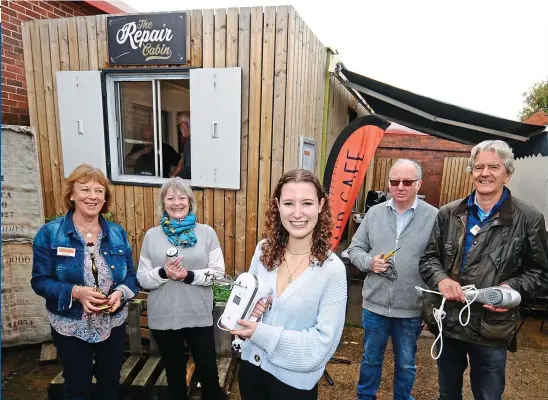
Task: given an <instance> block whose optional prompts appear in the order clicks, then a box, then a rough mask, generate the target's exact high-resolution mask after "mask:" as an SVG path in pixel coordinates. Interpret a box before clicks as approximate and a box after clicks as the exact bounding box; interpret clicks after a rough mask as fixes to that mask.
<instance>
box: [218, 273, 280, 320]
mask: <svg viewBox="0 0 548 400" xmlns="http://www.w3.org/2000/svg"><path fill="white" fill-rule="evenodd" d="M271 294H272V288H270V287H269V286H267V285H266V284H265V283H264V282H263V281H261V279H259V277H257V276H255V275H253V274H250V273H249V272H244V273H242V274H240V275H239V276H238V278H237V279H236V281H234V283H233V286H232V291H231V292H230V297H229V298H228V301H227V303H226V307H225V310H224V312H223V315H221V319H220V323H221V326H223V327H224V328H226V329H228V330H230V331H234V330H238V329H242V328H243V327H242V326H241V325H239V324H238V320H239V319H245V320H249V321H255V320H256V318H255V317H253V316H251V313H252V312H253V310H254V309H255V305H256V304H257V302H258V301H259V300H261V299H267V298H268V296H269V295H271Z"/></svg>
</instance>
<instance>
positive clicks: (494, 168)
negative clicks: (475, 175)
mask: <svg viewBox="0 0 548 400" xmlns="http://www.w3.org/2000/svg"><path fill="white" fill-rule="evenodd" d="M485 167H487V170H488V171H491V172H496V171H499V170H500V168H501V167H500V164H487V165H486V164H476V165H474V166H473V167H472V170H473V171H474V172H483V171H484V170H485Z"/></svg>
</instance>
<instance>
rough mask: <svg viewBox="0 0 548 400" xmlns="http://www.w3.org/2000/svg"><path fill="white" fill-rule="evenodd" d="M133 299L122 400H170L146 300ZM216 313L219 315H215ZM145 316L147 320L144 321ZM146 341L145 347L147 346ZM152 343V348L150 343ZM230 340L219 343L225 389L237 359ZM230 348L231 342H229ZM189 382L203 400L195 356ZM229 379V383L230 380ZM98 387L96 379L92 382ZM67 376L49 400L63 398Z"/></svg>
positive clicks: (194, 395)
mask: <svg viewBox="0 0 548 400" xmlns="http://www.w3.org/2000/svg"><path fill="white" fill-rule="evenodd" d="M139 297H141V298H137V299H135V300H130V302H129V312H128V319H127V322H128V328H127V330H128V335H129V354H128V356H127V358H126V360H125V362H124V364H123V366H122V370H121V374H120V384H121V393H120V398H121V399H128V398H130V399H135V400H164V399H166V400H167V399H169V396H168V390H167V377H166V372H165V369H164V368H163V365H162V359H161V357H160V356H159V353H158V347H157V345H156V342H155V340H154V338H153V337H152V335H150V334H149V329H148V320H147V319H146V298H142V296H139ZM214 314H215V313H214ZM143 316H145V319H143ZM143 342H145V345H143ZM147 342H148V345H146V343H147ZM226 342H227V339H226V338H225V339H224V340H223V341H219V343H217V337H216V347H217V349H216V350H217V356H218V371H219V383H220V385H221V387H222V388H225V389H226V390H228V389H229V386H230V384H231V383H232V382H231V380H232V378H233V371H232V370H233V369H234V367H235V359H234V358H233V357H232V355H231V354H230V347H229V353H228V356H227V352H226V345H227V343H226ZM228 346H230V343H228ZM188 356H189V359H188V363H187V376H186V382H187V387H188V396H189V398H190V399H192V398H196V399H200V398H201V397H200V388H199V386H198V382H197V380H196V376H195V374H194V372H195V365H194V361H193V360H192V356H191V355H190V354H188ZM227 378H229V380H230V381H229V380H227ZM92 383H93V385H95V383H96V380H95V377H94V378H93V381H92ZM63 384H64V378H63V373H62V372H60V373H59V374H58V375H57V376H56V377H55V378H54V379H53V380H52V381H51V382H50V385H49V388H48V398H49V400H58V399H59V400H60V399H62V398H63Z"/></svg>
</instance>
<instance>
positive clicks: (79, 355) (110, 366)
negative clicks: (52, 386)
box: [51, 325, 126, 400]
mask: <svg viewBox="0 0 548 400" xmlns="http://www.w3.org/2000/svg"><path fill="white" fill-rule="evenodd" d="M125 331H126V328H125V326H124V325H120V326H118V327H116V328H114V329H112V331H111V332H110V337H109V338H108V339H107V340H105V341H102V342H99V343H88V342H86V341H84V340H82V339H78V338H76V337H74V336H63V335H61V334H59V333H57V332H56V331H55V329H53V328H52V329H51V335H52V337H53V344H54V345H55V347H56V348H57V354H58V355H59V358H60V359H61V364H62V365H63V377H64V378H65V384H64V386H63V391H64V396H63V397H64V399H65V400H90V399H97V400H118V393H119V391H120V370H121V369H122V364H123V363H124V339H125ZM93 360H95V365H94V364H93ZM93 375H95V378H96V379H97V384H96V386H95V390H94V392H93V393H92V391H91V380H92V378H93Z"/></svg>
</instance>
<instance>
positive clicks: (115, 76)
mask: <svg viewBox="0 0 548 400" xmlns="http://www.w3.org/2000/svg"><path fill="white" fill-rule="evenodd" d="M191 69H193V68H123V69H122V68H116V69H113V68H109V69H102V70H101V84H102V93H103V110H104V112H103V124H104V130H105V152H106V166H107V176H108V178H109V180H110V181H111V183H112V184H115V185H130V186H152V187H159V186H161V185H162V184H163V183H164V182H166V181H167V179H168V178H163V177H156V176H154V177H151V176H145V175H129V174H119V173H118V166H119V165H120V154H119V148H118V137H117V135H118V132H119V131H121V130H120V124H121V119H119V118H117V115H116V114H117V111H118V109H119V104H117V103H119V101H120V97H119V93H118V94H117V93H116V85H115V83H116V82H121V81H122V82H143V81H145V82H151V84H152V85H153V81H152V80H153V79H162V80H177V79H188V81H189V85H190V70H191ZM153 90H155V87H154V86H153ZM117 95H118V96H117ZM160 101H161V99H160ZM152 107H153V113H154V116H155V118H156V117H157V114H158V112H157V111H158V110H157V108H158V107H157V104H156V99H155V98H153V106H152ZM154 133H155V141H156V140H157V129H156V127H154ZM159 145H160V146H161V144H159ZM112 150H114V151H112ZM112 153H114V157H115V158H113V154H112ZM184 181H185V183H187V184H188V185H189V186H190V184H191V180H190V179H185V180H184Z"/></svg>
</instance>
